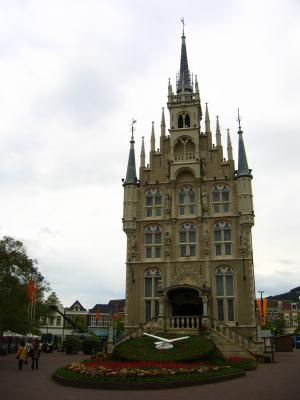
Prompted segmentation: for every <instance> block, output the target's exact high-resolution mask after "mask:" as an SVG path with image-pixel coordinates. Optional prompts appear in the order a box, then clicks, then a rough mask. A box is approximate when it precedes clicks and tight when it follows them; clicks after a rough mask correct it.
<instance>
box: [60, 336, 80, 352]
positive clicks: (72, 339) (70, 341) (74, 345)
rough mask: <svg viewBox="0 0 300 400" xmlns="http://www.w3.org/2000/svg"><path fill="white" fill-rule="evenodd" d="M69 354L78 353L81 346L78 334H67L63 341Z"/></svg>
mask: <svg viewBox="0 0 300 400" xmlns="http://www.w3.org/2000/svg"><path fill="white" fill-rule="evenodd" d="M63 346H64V349H65V352H66V353H67V354H73V353H77V352H78V351H79V350H80V347H81V341H80V338H79V337H78V336H73V335H72V336H67V337H66V338H65V340H64V342H63Z"/></svg>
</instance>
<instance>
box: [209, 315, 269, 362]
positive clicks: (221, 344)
mask: <svg viewBox="0 0 300 400" xmlns="http://www.w3.org/2000/svg"><path fill="white" fill-rule="evenodd" d="M209 338H210V339H211V340H212V341H213V342H214V343H215V344H216V346H217V347H218V349H219V350H220V351H221V352H222V353H223V354H224V356H225V357H242V358H257V357H259V356H260V353H261V348H260V343H255V342H254V341H253V340H251V339H249V338H248V337H246V336H244V335H242V334H240V333H238V332H236V330H234V329H233V328H232V327H231V326H228V325H227V324H225V323H224V322H222V321H219V320H217V319H211V329H210V334H209Z"/></svg>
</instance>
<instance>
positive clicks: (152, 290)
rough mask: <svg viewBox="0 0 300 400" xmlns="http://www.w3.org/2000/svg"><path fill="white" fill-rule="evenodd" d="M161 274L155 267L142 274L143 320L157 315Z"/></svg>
mask: <svg viewBox="0 0 300 400" xmlns="http://www.w3.org/2000/svg"><path fill="white" fill-rule="evenodd" d="M160 280H161V274H160V272H159V271H158V270H157V269H156V268H151V269H148V270H147V271H146V272H145V275H144V285H145V286H144V299H145V320H146V321H149V320H150V319H151V318H156V317H158V314H159V302H158V297H159V284H160Z"/></svg>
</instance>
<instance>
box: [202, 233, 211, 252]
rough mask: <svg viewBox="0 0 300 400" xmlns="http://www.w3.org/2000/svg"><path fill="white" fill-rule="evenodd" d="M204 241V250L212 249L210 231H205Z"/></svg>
mask: <svg viewBox="0 0 300 400" xmlns="http://www.w3.org/2000/svg"><path fill="white" fill-rule="evenodd" d="M203 240H204V249H205V250H209V249H210V241H209V234H208V231H205V232H204V234H203Z"/></svg>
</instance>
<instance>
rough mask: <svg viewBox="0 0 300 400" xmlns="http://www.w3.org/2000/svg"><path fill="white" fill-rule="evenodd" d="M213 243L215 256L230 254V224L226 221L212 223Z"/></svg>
mask: <svg viewBox="0 0 300 400" xmlns="http://www.w3.org/2000/svg"><path fill="white" fill-rule="evenodd" d="M214 243H215V255H216V256H224V255H225V256H231V254H232V239H231V226H230V225H229V224H228V223H227V222H218V223H216V224H215V225H214Z"/></svg>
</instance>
